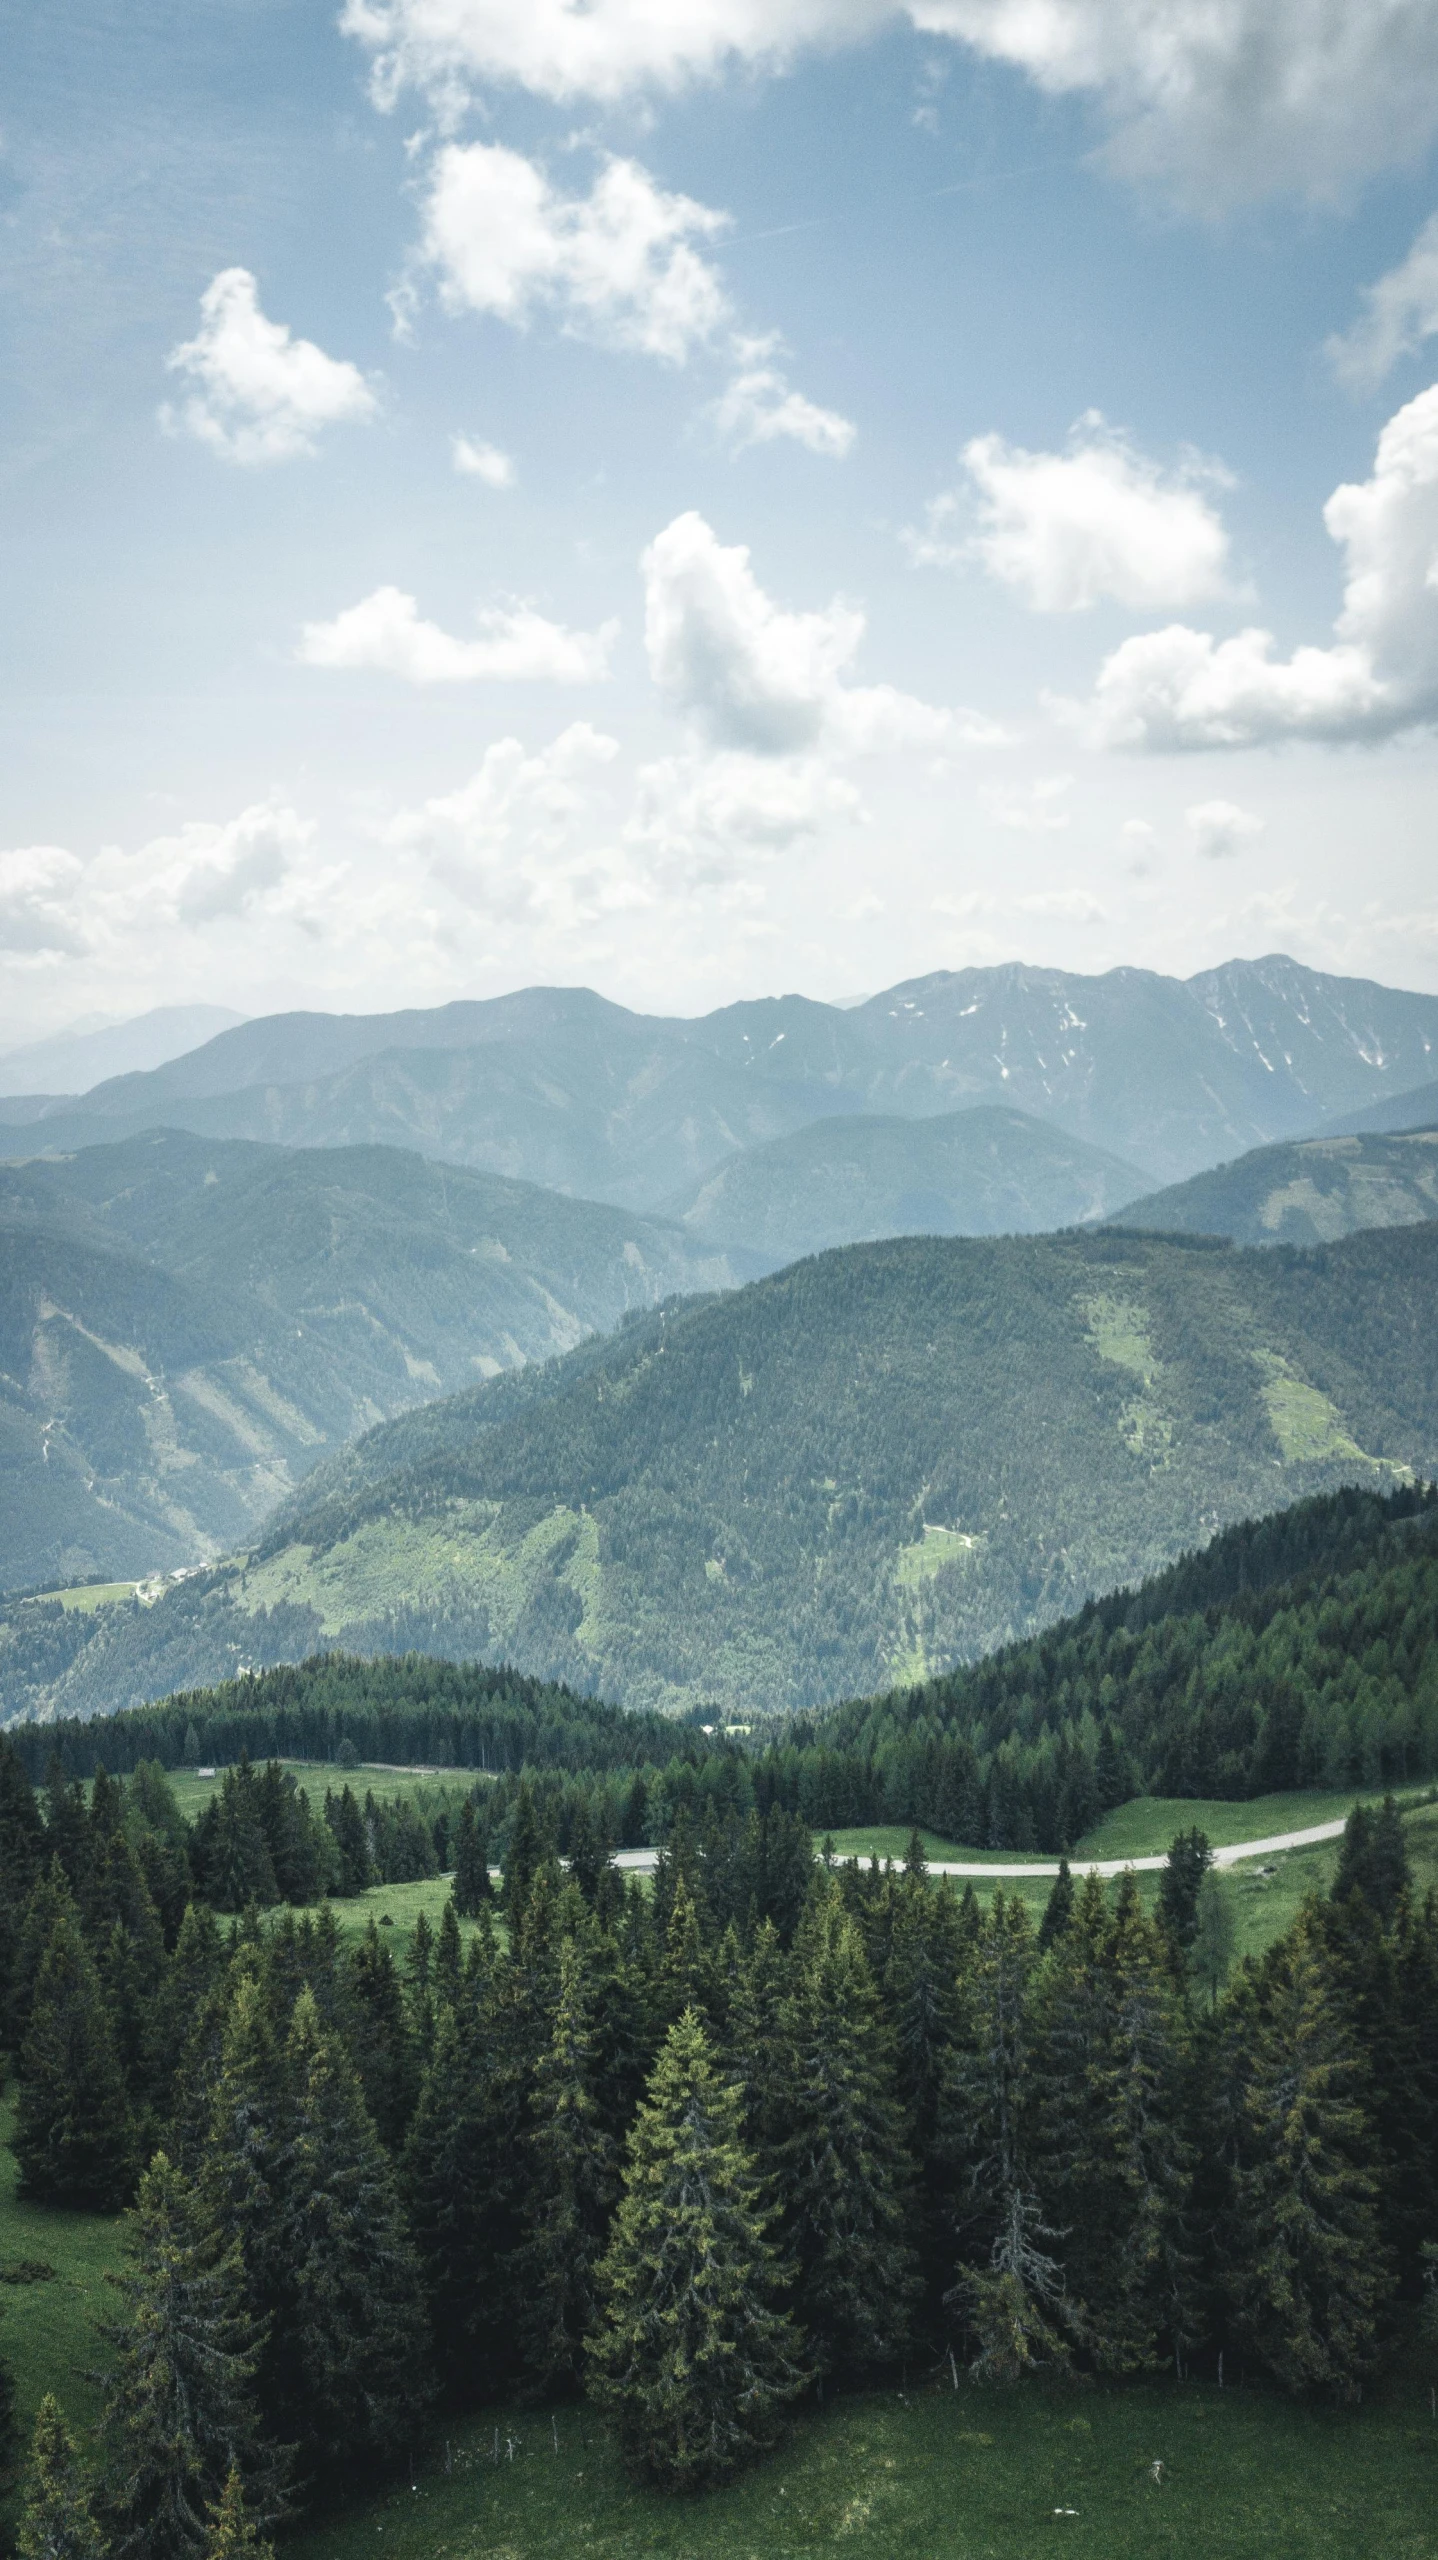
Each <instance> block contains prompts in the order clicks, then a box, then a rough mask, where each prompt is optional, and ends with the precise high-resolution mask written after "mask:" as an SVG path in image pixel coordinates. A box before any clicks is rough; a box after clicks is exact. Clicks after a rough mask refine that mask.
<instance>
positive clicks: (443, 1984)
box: [434, 1893, 464, 2008]
mask: <svg viewBox="0 0 1438 2560" xmlns="http://www.w3.org/2000/svg"><path fill="white" fill-rule="evenodd" d="M463 1989H464V1947H463V1943H462V1941H461V1938H460V1934H459V1921H458V1919H457V1917H456V1915H455V1908H454V1895H453V1894H452V1893H451V1895H450V1897H449V1900H448V1902H447V1903H446V1904H445V1906H444V1909H443V1911H442V1912H441V1914H440V1922H439V1936H438V1938H437V1939H436V1941H435V1949H434V1996H435V2000H436V2002H437V2003H438V2004H439V2006H440V2007H443V2005H444V2003H445V2002H446V2001H448V2002H449V2005H450V2007H451V2008H453V2006H454V2003H455V2002H456V2000H458V1999H459V1998H460V1997H461V1994H462V1992H463Z"/></svg>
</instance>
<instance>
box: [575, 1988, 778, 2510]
mask: <svg viewBox="0 0 1438 2560" xmlns="http://www.w3.org/2000/svg"><path fill="white" fill-rule="evenodd" d="M770 2220H771V2215H770V2213H769V2212H768V2210H767V2209H766V2208H765V2207H764V2206H763V2204H761V2202H760V2198H759V2191H758V2187H757V2183H756V2180H755V2175H754V2167H753V2163H752V2161H751V2159H750V2157H749V2154H748V2153H747V2151H746V2150H745V2148H744V2143H743V2139H742V2134H741V2123H740V2106H739V2097H738V2093H737V2091H736V2090H735V2089H734V2088H733V2086H732V2085H731V2084H730V2083H729V2082H728V2081H726V2080H725V2079H723V2078H722V2077H721V2076H720V2074H719V2072H718V2071H717V2070H716V2068H715V2063H714V2057H713V2053H712V2050H711V2048H710V2044H709V2039H708V2037H707V2035H706V2034H705V2031H704V2028H703V2026H702V2025H701V2023H700V2021H699V2019H698V2017H697V2016H696V2015H695V2014H694V2012H693V2011H692V2010H689V2011H686V2013H685V2015H684V2016H683V2017H682V2018H680V2019H679V2020H678V2021H677V2023H676V2024H675V2025H674V2026H673V2027H671V2029H670V2031H669V2034H668V2036H667V2037H666V2039H665V2042H664V2047H663V2050H662V2052H661V2053H660V2056H659V2060H658V2062H657V2063H656V2065H655V2069H654V2073H653V2077H652V2079H651V2080H650V2083H649V2093H648V2096H647V2098H646V2100H645V2103H644V2105H643V2106H642V2107H641V2108H640V2111H639V2115H638V2117H637V2119H636V2121H635V2125H634V2129H633V2131H632V2133H631V2135H630V2139H629V2154H628V2164H627V2167H626V2170H625V2177H624V2194H623V2199H622V2201H621V2203H620V2206H619V2210H618V2212H617V2214H616V2216H615V2220H614V2228H613V2232H612V2235H611V2239H610V2244H609V2248H608V2251H607V2253H606V2255H605V2257H604V2260H603V2262H602V2264H601V2267H600V2270H599V2283H600V2292H601V2298H602V2301H603V2304H604V2316H603V2319H602V2322H601V2325H600V2327H599V2328H598V2329H597V2330H596V2332H595V2334H594V2336H593V2339H592V2340H591V2344H590V2351H589V2375H590V2384H591V2389H592V2392H593V2396H594V2398H595V2399H596V2401H597V2402H598V2404H599V2406H600V2407H601V2408H602V2409H603V2410H605V2411H606V2412H607V2414H608V2415H609V2416H610V2417H611V2418H612V2420H613V2421H614V2424H615V2427H616V2431H617V2433H618V2437H619V2443H620V2447H621V2450H622V2452H623V2454H624V2458H625V2460H626V2462H627V2463H628V2464H629V2465H630V2466H631V2468H633V2469H634V2470H636V2471H639V2472H642V2473H645V2474H647V2475H648V2476H649V2477H650V2478H652V2479H654V2480H657V2481H659V2482H661V2483H663V2484H664V2485H665V2486H666V2487H670V2488H675V2489H698V2488H702V2487H704V2486H706V2485H707V2484H708V2483H710V2482H712V2481H717V2480H723V2479H726V2478H727V2477H728V2476H729V2475H730V2474H731V2473H732V2472H733V2471H735V2470H736V2469H738V2467H739V2466H740V2464H741V2463H743V2462H744V2461H745V2460H746V2459H748V2458H749V2457H750V2456H751V2455H752V2454H754V2453H756V2452H758V2451H759V2450H761V2449H762V2448H763V2447H764V2446H765V2445H767V2444H769V2443H771V2442H772V2441H773V2437H774V2433H775V2429H776V2424H777V2420H778V2417H779V2413H780V2411H781V2409H782V2408H783V2406H784V2404H785V2403H786V2402H787V2401H789V2400H791V2399H793V2398H794V2396H795V2395H796V2393H798V2392H799V2391H800V2390H802V2388H803V2386H804V2383H805V2381H806V2379H807V2376H806V2374H805V2372H804V2369H803V2365H802V2362H801V2347H800V2341H799V2338H798V2336H797V2334H796V2332H795V2330H794V2328H793V2325H792V2323H791V2322H790V2320H789V2318H788V2317H787V2315H786V2313H785V2312H784V2311H782V2310H781V2309H780V2308H779V2307H778V2304H779V2294H780V2289H781V2287H780V2278H779V2273H778V2269H777V2266H776V2262H775V2254H774V2251H773V2249H772V2248H771V2246H770V2245H769V2242H768V2240H767V2238H766V2232H767V2228H768V2225H769V2222H770Z"/></svg>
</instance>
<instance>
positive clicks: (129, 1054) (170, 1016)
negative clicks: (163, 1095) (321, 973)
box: [0, 1004, 244, 1112]
mask: <svg viewBox="0 0 1438 2560" xmlns="http://www.w3.org/2000/svg"><path fill="white" fill-rule="evenodd" d="M243 1020H244V1015H243V1014H240V1013H235V1012H233V1011H232V1010H231V1008H230V1007H229V1006H228V1005H225V1004H162V1005H156V1006H154V1007H153V1009H152V1010H151V1011H150V1012H149V1013H140V1014H136V1015H135V1017H134V1019H133V1020H132V1021H130V1022H108V1023H105V1024H104V1025H102V1027H101V1028H100V1029H98V1030H89V1031H84V1030H71V1031H60V1032H56V1033H55V1034H54V1035H53V1037H52V1038H50V1039H48V1040H31V1041H27V1042H26V1044H25V1046H24V1047H23V1048H21V1049H6V1050H5V1051H4V1052H3V1053H0V1090H3V1091H4V1092H5V1093H6V1094H7V1095H8V1096H10V1097H12V1098H13V1097H15V1096H16V1095H23V1094H45V1095H46V1096H48V1097H51V1098H53V1097H55V1096H57V1095H62V1094H77V1093H88V1092H89V1090H90V1088H91V1086H92V1085H97V1084H99V1083H100V1082H101V1081H102V1079H108V1078H111V1077H114V1076H122V1075H131V1074H138V1073H142V1072H145V1071H147V1070H149V1069H151V1068H153V1067H159V1066H163V1065H164V1064H165V1063H166V1062H167V1061H168V1060H169V1059H171V1058H179V1057H183V1056H185V1055H187V1054H192V1053H193V1052H194V1051H195V1050H196V1049H198V1048H199V1046H200V1045H201V1043H202V1042H205V1041H211V1040H213V1039H214V1038H215V1037H216V1036H217V1034H218V1033H220V1032H222V1031H227V1030H230V1029H232V1028H233V1027H234V1026H235V1025H236V1024H238V1023H241V1022H243ZM4 1108H5V1106H4V1104H3V1103H0V1112H3V1111H4Z"/></svg>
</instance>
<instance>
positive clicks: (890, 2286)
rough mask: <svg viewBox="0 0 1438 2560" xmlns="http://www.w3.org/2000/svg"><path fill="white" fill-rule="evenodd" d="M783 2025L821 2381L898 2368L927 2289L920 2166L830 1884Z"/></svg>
mask: <svg viewBox="0 0 1438 2560" xmlns="http://www.w3.org/2000/svg"><path fill="white" fill-rule="evenodd" d="M792 1973H793V1980H792V1987H791V1989H790V1993H789V1997H788V1999H787V2000H786V2001H785V2003H784V2008H783V2012H782V2016H781V2037H782V2062H781V2073H782V2084H783V2088H784V2092H785V2097H784V2105H783V2124H784V2139H783V2140H782V2142H781V2143H780V2144H779V2145H778V2147H777V2149H776V2150H775V2152H774V2153H773V2155H772V2156H773V2164H774V2173H775V2186H776V2189H777V2195H778V2199H779V2202H780V2206H781V2222H780V2245H781V2246H782V2248H783V2250H784V2252H785V2255H786V2256H788V2257H791V2258H792V2259H793V2261H794V2263H795V2266H796V2268H797V2285H798V2299H799V2300H800V2301H801V2302H802V2304H803V2306H804V2320H805V2324H806V2326H807V2328H808V2330H809V2335H810V2344H811V2351H812V2355H813V2359H814V2361H815V2362H816V2364H817V2365H818V2367H819V2369H820V2370H821V2371H824V2372H829V2371H832V2370H834V2369H835V2368H836V2367H837V2368H839V2369H841V2370H848V2371H857V2370H862V2369H863V2368H864V2367H866V2366H871V2365H883V2364H893V2363H895V2362H897V2360H898V2358H899V2357H900V2355H901V2354H902V2353H903V2351H904V2348H905V2346H906V2345H907V2343H908V2336H909V2324H910V2318H911V2314H912V2310H913V2303H914V2297H915V2295H916V2293H917V2291H918V2283H917V2275H916V2268H915V2259H914V2251H913V2248H912V2245H911V2237H910V2219H911V2203H912V2186H913V2174H914V2173H913V2164H912V2162H911V2160H910V2158H909V2155H908V2153H907V2151H906V2149H905V2147H904V2124H903V2114H902V2110H901V2109H900V2106H899V2103H898V2099H897V2095H896V2092H895V2071H894V2044H893V2036H892V2032H891V2030H890V2029H889V2027H888V2025H887V2023H886V2021H885V2020H884V2018H883V2016H882V2013H881V2011H880V2008H879V2002H878V1996H877V1994H876V1992H875V1989H874V1983H873V1977H872V1975H871V1974H870V1972H869V1968H868V1964H867V1962H866V1960H865V1957H864V1951H863V1947H862V1944H861V1942H860V1938H859V1932H858V1930H857V1928H856V1927H855V1925H854V1922H853V1921H852V1920H851V1919H850V1918H849V1916H848V1914H847V1912H846V1911H845V1910H844V1908H843V1905H842V1903H841V1901H840V1899H839V1896H838V1894H837V1893H836V1892H834V1890H833V1888H832V1887H829V1888H828V1889H827V1890H826V1891H825V1892H824V1898H823V1900H822V1901H821V1902H817V1903H816V1904H815V1905H814V1906H811V1909H810V1910H809V1912H808V1913H807V1914H806V1916H805V1919H804V1921H803V1923H802V1925H801V1927H800V1930H799V1935H798V1937H797V1938H796V1940H795V1942H794V1956H793V1966H792Z"/></svg>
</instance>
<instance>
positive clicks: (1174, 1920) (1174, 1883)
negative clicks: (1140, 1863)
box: [1158, 1824, 1213, 1956]
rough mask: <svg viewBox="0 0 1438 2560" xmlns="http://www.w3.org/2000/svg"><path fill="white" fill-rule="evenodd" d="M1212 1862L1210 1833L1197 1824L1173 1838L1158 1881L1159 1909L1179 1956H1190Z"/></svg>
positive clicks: (1160, 1916)
mask: <svg viewBox="0 0 1438 2560" xmlns="http://www.w3.org/2000/svg"><path fill="white" fill-rule="evenodd" d="M1212 1864H1213V1851H1212V1849H1211V1847H1210V1846H1209V1840H1208V1834H1207V1832H1206V1831H1200V1830H1199V1828H1198V1826H1197V1824H1195V1825H1194V1827H1193V1829H1192V1830H1191V1831H1180V1832H1179V1833H1178V1835H1177V1837H1176V1838H1175V1839H1174V1841H1173V1843H1172V1845H1171V1847H1170V1849H1169V1853H1168V1856H1167V1858H1166V1859H1165V1860H1164V1866H1163V1874H1162V1876H1161V1878H1160V1880H1159V1888H1158V1912H1159V1918H1160V1919H1161V1921H1162V1922H1163V1925H1164V1927H1165V1929H1166V1930H1167V1931H1168V1934H1169V1937H1170V1938H1171V1939H1172V1941H1173V1944H1174V1946H1175V1947H1176V1948H1177V1949H1178V1952H1179V1954H1180V1956H1187V1954H1188V1952H1189V1950H1190V1948H1191V1947H1192V1945H1193V1941H1194V1936H1195V1933H1196V1931H1197V1928H1198V1899H1199V1895H1200V1893H1201V1892H1202V1890H1203V1880H1204V1877H1205V1876H1206V1875H1207V1873H1208V1871H1209V1868H1210V1867H1211V1866H1212Z"/></svg>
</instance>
